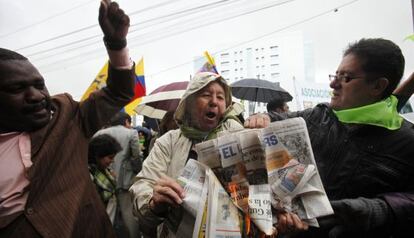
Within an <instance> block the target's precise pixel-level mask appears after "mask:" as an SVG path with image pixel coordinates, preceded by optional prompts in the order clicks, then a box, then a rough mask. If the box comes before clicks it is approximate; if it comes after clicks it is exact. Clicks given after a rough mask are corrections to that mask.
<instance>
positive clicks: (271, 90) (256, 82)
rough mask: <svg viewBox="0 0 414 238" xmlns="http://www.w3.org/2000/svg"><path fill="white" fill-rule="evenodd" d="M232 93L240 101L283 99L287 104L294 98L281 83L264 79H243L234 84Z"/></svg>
mask: <svg viewBox="0 0 414 238" xmlns="http://www.w3.org/2000/svg"><path fill="white" fill-rule="evenodd" d="M230 86H231V92H232V93H233V96H235V97H236V98H239V99H244V100H249V101H254V102H266V103H267V102H270V101H272V100H275V99H281V100H283V101H285V102H289V101H292V99H293V97H292V96H291V95H290V94H289V93H288V92H287V91H286V90H284V89H283V88H282V87H280V85H279V83H272V82H270V81H267V80H263V79H253V78H251V79H242V80H239V81H236V82H234V83H232V84H231V85H230Z"/></svg>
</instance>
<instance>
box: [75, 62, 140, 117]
mask: <svg viewBox="0 0 414 238" xmlns="http://www.w3.org/2000/svg"><path fill="white" fill-rule="evenodd" d="M107 78H108V62H107V63H106V64H105V65H104V66H103V67H102V69H101V70H100V71H99V73H98V75H97V76H96V78H95V79H94V80H93V81H92V83H91V85H89V87H88V89H86V92H85V93H84V94H83V96H82V98H81V101H83V100H85V99H87V98H88V97H89V95H90V94H91V93H92V92H94V91H95V90H99V89H101V88H103V87H105V86H106V80H107ZM145 95H146V89H145V76H144V58H141V60H140V61H139V63H138V64H136V65H135V88H134V97H133V99H132V101H131V102H130V103H129V104H128V105H126V106H125V107H124V111H125V112H126V113H128V114H129V115H132V114H134V113H135V112H134V109H135V108H136V107H137V105H138V104H139V103H140V102H141V100H142V97H143V96H145Z"/></svg>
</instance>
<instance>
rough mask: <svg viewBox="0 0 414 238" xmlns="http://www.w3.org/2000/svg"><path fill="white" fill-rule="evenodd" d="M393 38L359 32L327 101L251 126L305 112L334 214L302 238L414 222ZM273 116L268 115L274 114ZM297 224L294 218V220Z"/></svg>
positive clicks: (380, 233) (411, 138)
mask: <svg viewBox="0 0 414 238" xmlns="http://www.w3.org/2000/svg"><path fill="white" fill-rule="evenodd" d="M404 63H405V62H404V57H403V55H402V52H401V50H400V49H399V47H398V46H397V45H395V44H394V43H393V42H391V41H388V40H384V39H361V40H360V41H358V42H356V43H354V44H351V45H349V47H348V48H347V49H346V50H345V52H344V55H343V59H342V62H341V63H340V65H339V67H338V69H337V71H336V73H335V75H330V76H329V78H330V80H331V83H330V87H331V88H332V89H333V93H332V98H331V102H330V103H329V105H326V104H319V105H317V106H316V107H315V108H312V109H308V110H304V111H300V112H293V113H269V114H268V115H263V114H262V115H257V116H255V117H251V118H249V119H248V120H247V122H246V124H245V125H246V126H248V127H257V126H259V127H262V126H266V124H268V121H269V119H271V120H272V121H276V120H283V119H286V118H291V117H303V118H304V119H305V121H306V123H307V127H308V131H309V136H310V139H311V143H312V148H313V152H314V155H315V160H316V163H317V166H318V170H319V173H320V176H321V179H322V182H323V184H324V187H325V190H326V192H327V195H328V197H329V199H330V200H331V204H332V207H333V208H334V211H335V214H334V215H332V216H329V217H325V218H321V219H319V222H320V225H321V227H320V228H319V229H309V231H307V232H303V233H299V234H297V236H304V237H404V236H406V235H408V234H410V233H411V232H412V226H413V225H414V193H413V191H414V183H413V181H414V159H413V155H414V146H413V145H414V129H413V125H412V124H410V123H408V122H407V121H404V120H403V119H402V118H401V117H400V116H399V114H398V112H397V104H398V99H397V98H396V97H395V96H393V95H392V92H393V91H394V90H395V88H396V87H397V85H398V84H399V82H400V79H401V77H402V75H403V72H404ZM269 116H270V118H269ZM291 225H293V224H291Z"/></svg>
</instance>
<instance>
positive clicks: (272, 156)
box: [262, 118, 333, 219]
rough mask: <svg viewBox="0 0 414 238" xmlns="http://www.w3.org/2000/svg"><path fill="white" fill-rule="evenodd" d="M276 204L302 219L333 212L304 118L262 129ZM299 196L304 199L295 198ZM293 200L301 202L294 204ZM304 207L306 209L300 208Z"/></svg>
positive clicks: (277, 206)
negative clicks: (318, 169)
mask: <svg viewBox="0 0 414 238" xmlns="http://www.w3.org/2000/svg"><path fill="white" fill-rule="evenodd" d="M262 138H263V142H264V145H265V148H266V159H267V165H268V167H267V168H268V175H269V184H270V187H271V189H272V205H273V206H274V207H275V208H279V209H280V208H283V209H284V210H287V211H293V212H295V213H297V214H298V215H299V217H300V218H301V219H313V218H316V217H320V216H325V215H329V214H333V210H332V207H331V205H330V203H329V200H328V197H327V196H326V193H325V190H324V188H323V184H322V181H321V180H320V177H319V173H318V171H317V167H316V163H315V159H314V157H313V152H312V147H311V144H310V139H309V135H308V133H307V128H306V123H305V121H304V120H303V118H292V119H288V120H284V121H278V122H273V123H271V124H270V126H269V127H267V128H264V129H262ZM297 196H299V197H300V199H294V198H295V197H297ZM292 201H295V202H299V203H301V204H292ZM297 209H303V210H297Z"/></svg>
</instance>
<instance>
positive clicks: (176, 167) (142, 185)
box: [130, 73, 243, 237]
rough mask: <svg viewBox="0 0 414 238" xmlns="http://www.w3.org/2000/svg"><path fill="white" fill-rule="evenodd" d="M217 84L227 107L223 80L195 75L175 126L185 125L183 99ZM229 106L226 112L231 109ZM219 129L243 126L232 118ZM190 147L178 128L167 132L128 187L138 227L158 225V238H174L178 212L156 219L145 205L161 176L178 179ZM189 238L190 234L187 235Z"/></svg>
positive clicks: (189, 141)
mask: <svg viewBox="0 0 414 238" xmlns="http://www.w3.org/2000/svg"><path fill="white" fill-rule="evenodd" d="M216 80H217V81H220V82H221V83H222V84H223V85H224V87H225V88H224V90H225V92H226V105H231V92H230V88H229V87H228V86H227V83H226V81H225V80H224V79H223V78H221V77H220V76H219V75H216V74H212V73H201V74H200V73H199V74H196V76H195V77H194V78H193V79H192V80H191V81H190V84H189V86H188V88H187V91H186V93H185V94H184V96H183V98H182V100H181V101H180V104H179V106H178V108H177V111H176V113H175V119H176V121H177V122H178V124H179V125H181V124H182V123H185V119H186V118H184V117H185V111H186V109H185V106H186V103H185V101H186V99H187V98H188V97H189V96H190V95H192V94H194V93H195V92H197V91H198V90H200V89H202V88H203V87H205V86H206V85H207V84H209V83H210V82H212V81H216ZM231 109H232V107H229V108H228V110H231ZM222 125H223V127H222V129H223V130H237V129H242V128H243V126H242V125H241V124H240V123H239V122H237V121H236V120H233V119H228V120H226V121H225V122H223V123H222ZM191 146H192V141H191V140H190V139H189V138H187V137H185V136H184V135H183V133H182V131H181V129H177V130H173V131H169V132H168V133H166V134H165V135H163V136H162V137H160V138H159V139H157V140H156V142H155V145H154V147H153V148H152V150H151V152H150V154H149V155H148V157H147V159H146V160H145V161H144V164H143V168H142V170H141V172H140V173H139V174H138V175H137V177H136V182H135V183H134V185H132V187H131V188H130V192H131V193H132V194H133V197H134V198H133V199H134V213H135V215H136V216H137V217H138V220H139V223H140V227H141V228H144V227H145V229H155V228H156V227H157V226H158V225H160V226H159V227H158V237H175V234H174V230H176V229H177V225H178V224H179V219H177V217H179V216H178V215H177V213H179V211H180V209H174V211H171V212H169V213H168V217H166V218H164V217H159V216H157V215H155V214H154V213H153V212H152V211H151V210H149V207H148V204H149V201H150V199H151V197H152V192H153V187H154V185H155V182H156V181H157V180H158V179H159V178H160V177H161V176H162V175H167V176H169V177H171V178H173V179H176V178H178V176H179V175H180V174H181V172H182V170H183V169H184V166H185V163H186V162H187V158H188V154H189V152H190V149H191ZM188 235H189V236H191V234H188Z"/></svg>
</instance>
